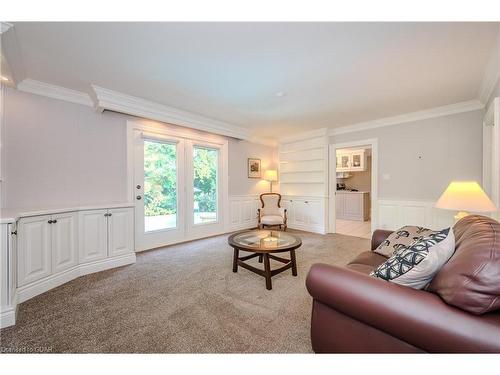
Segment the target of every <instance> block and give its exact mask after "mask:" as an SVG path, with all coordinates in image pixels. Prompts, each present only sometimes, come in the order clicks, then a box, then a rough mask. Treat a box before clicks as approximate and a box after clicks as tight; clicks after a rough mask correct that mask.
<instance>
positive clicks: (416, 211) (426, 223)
mask: <svg viewBox="0 0 500 375" xmlns="http://www.w3.org/2000/svg"><path fill="white" fill-rule="evenodd" d="M435 204H436V202H434V201H428V200H410V199H379V200H378V206H379V216H378V219H379V228H380V229H388V230H396V229H398V228H401V227H402V226H404V225H418V226H423V227H426V228H429V229H433V230H438V229H443V228H446V227H450V226H453V224H454V218H453V215H455V214H456V212H455V211H452V210H443V209H439V208H436V207H434V206H435Z"/></svg>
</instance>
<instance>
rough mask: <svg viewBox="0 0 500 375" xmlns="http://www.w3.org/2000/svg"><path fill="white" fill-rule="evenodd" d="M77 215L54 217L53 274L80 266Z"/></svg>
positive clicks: (67, 214) (52, 227)
mask: <svg viewBox="0 0 500 375" xmlns="http://www.w3.org/2000/svg"><path fill="white" fill-rule="evenodd" d="M77 217H78V216H77V214H76V213H74V212H68V213H64V214H58V215H52V220H53V221H54V223H53V224H52V225H51V229H52V272H53V273H57V272H60V271H64V270H66V269H68V268H71V267H73V266H76V265H77V264H78V236H77Z"/></svg>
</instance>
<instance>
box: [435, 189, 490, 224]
mask: <svg viewBox="0 0 500 375" xmlns="http://www.w3.org/2000/svg"><path fill="white" fill-rule="evenodd" d="M436 207H437V208H444V209H445V210H455V211H459V212H458V213H457V214H456V215H455V216H454V217H455V223H456V222H457V221H458V220H460V219H461V218H463V217H465V216H467V215H469V213H468V211H472V212H493V211H496V210H497V208H496V206H495V205H494V204H493V202H492V201H491V199H490V198H488V196H487V195H486V193H485V192H484V191H483V189H481V187H480V186H479V184H478V183H477V182H476V181H453V182H451V183H450V184H449V185H448V187H447V188H446V190H445V191H444V193H443V194H442V195H441V197H439V199H438V201H437V202H436Z"/></svg>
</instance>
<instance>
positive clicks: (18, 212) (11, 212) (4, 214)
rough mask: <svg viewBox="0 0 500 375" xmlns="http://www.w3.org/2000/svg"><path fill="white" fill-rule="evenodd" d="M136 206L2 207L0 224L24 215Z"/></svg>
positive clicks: (115, 204) (110, 204)
mask: <svg viewBox="0 0 500 375" xmlns="http://www.w3.org/2000/svg"><path fill="white" fill-rule="evenodd" d="M125 207H134V203H130V202H128V203H109V204H96V205H87V206H66V207H44V208H17V209H16V208H2V209H1V210H0V224H8V223H13V222H15V221H17V220H19V219H20V218H22V217H28V216H40V215H51V214H57V213H62V212H73V211H86V210H102V209H106V208H125Z"/></svg>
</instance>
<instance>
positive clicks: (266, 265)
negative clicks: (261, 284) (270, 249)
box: [264, 254, 273, 290]
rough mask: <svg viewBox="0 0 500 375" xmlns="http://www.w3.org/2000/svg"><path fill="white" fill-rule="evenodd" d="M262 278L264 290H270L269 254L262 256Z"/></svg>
mask: <svg viewBox="0 0 500 375" xmlns="http://www.w3.org/2000/svg"><path fill="white" fill-rule="evenodd" d="M264 274H265V275H264V277H265V278H266V289H267V290H271V289H272V288H273V287H272V284H271V264H270V263H269V254H264Z"/></svg>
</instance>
